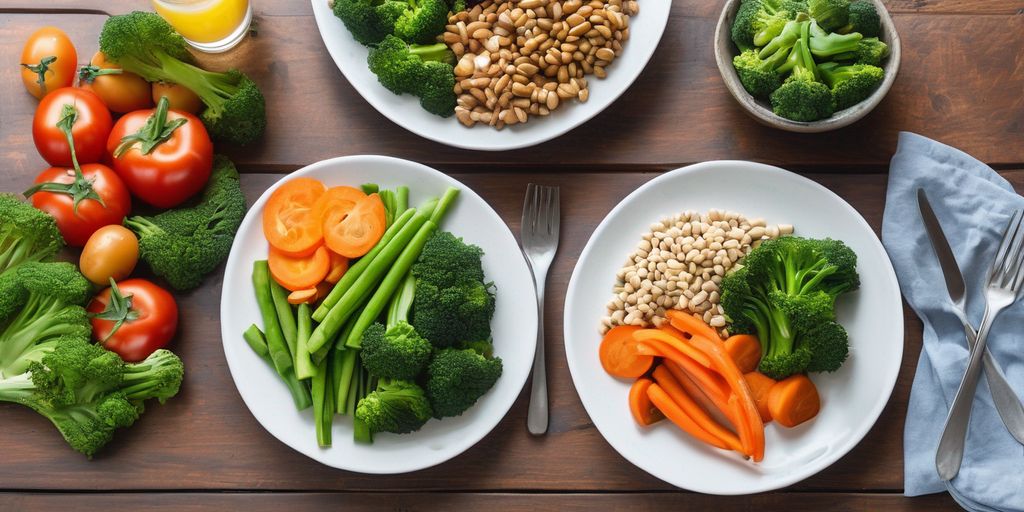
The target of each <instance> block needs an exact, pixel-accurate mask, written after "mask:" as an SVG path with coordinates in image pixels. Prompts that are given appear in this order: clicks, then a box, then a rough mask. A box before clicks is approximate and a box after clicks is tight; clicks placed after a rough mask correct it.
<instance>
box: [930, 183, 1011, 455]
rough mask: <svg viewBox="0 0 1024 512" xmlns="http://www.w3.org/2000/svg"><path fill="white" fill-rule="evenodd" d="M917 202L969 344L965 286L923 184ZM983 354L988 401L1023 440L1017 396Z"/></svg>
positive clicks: (971, 336)
mask: <svg viewBox="0 0 1024 512" xmlns="http://www.w3.org/2000/svg"><path fill="white" fill-rule="evenodd" d="M917 206H918V209H920V210H921V218H922V219H923V220H924V227H925V231H926V232H927V233H928V239H929V240H930V241H931V243H932V249H934V250H935V257H936V258H937V259H938V260H939V266H940V267H941V268H942V275H943V277H944V278H945V280H946V291H947V292H949V299H950V301H951V302H952V303H953V313H954V314H955V315H956V316H957V318H959V319H960V322H961V323H963V324H964V331H965V332H966V334H967V346H968V348H970V347H973V346H974V340H975V338H977V332H976V331H975V330H974V327H971V323H970V321H969V320H968V319H967V313H966V310H967V298H966V295H967V293H966V289H967V287H966V285H965V284H964V276H963V273H961V272H960V266H959V265H958V264H957V262H956V256H954V255H953V250H952V249H950V247H949V240H947V239H946V234H945V232H943V231H942V225H941V224H939V219H938V217H936V216H935V211H934V210H932V205H931V203H929V202H928V195H927V194H925V191H924V189H923V188H918V189H917ZM984 357H985V359H984V363H985V379H986V380H988V387H989V390H990V391H991V392H992V401H993V402H994V403H995V406H996V410H997V411H998V412H999V417H1000V418H1001V419H1002V420H1003V425H1005V426H1006V430H1008V431H1009V432H1010V435H1012V436H1013V438H1014V439H1016V440H1017V442H1018V443H1021V444H1024V405H1022V404H1021V401H1020V399H1019V398H1017V394H1016V393H1014V391H1013V389H1012V388H1011V387H1010V383H1009V382H1007V381H1006V375H1005V374H1003V370H1002V369H1001V368H1000V367H999V364H998V363H996V360H995V359H994V358H993V357H992V353H991V352H989V351H988V350H987V349H986V350H985V356H984Z"/></svg>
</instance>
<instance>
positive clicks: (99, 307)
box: [88, 279, 178, 363]
mask: <svg viewBox="0 0 1024 512" xmlns="http://www.w3.org/2000/svg"><path fill="white" fill-rule="evenodd" d="M88 310H89V312H90V313H92V314H93V315H95V316H93V317H92V336H93V338H94V339H95V340H96V341H98V342H100V343H102V344H103V347H104V348H106V349H107V350H110V351H113V352H116V353H117V355H119V356H121V359H124V360H125V361H128V362H130V363H134V362H138V361H142V360H143V359H145V358H147V357H149V355H150V354H152V353H153V352H156V351H157V349H161V348H163V347H166V346H167V344H168V343H170V342H171V339H172V338H174V333H175V332H176V331H177V330H178V304H177V303H176V302H174V296H172V295H171V294H170V293H169V292H168V291H167V290H164V289H163V288H160V287H159V286H157V285H155V284H153V283H151V282H149V281H146V280H145V279H128V280H125V281H121V282H120V283H117V284H116V285H115V286H113V287H111V288H107V289H106V290H103V291H102V292H100V294H99V295H97V296H96V297H95V298H94V299H92V302H90V303H89V307H88ZM119 322H120V325H118V323H119Z"/></svg>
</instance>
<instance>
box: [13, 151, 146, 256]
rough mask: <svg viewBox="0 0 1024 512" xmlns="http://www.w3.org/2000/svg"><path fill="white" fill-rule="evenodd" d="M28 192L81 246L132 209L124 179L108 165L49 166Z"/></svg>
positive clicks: (66, 237) (72, 243)
mask: <svg viewBox="0 0 1024 512" xmlns="http://www.w3.org/2000/svg"><path fill="white" fill-rule="evenodd" d="M35 183H36V185H35V186H33V187H32V188H30V189H29V190H28V191H26V192H25V195H26V196H28V197H30V198H31V199H32V206H35V207H36V208H38V209H40V210H42V211H44V212H46V213H49V214H50V215H52V216H53V218H54V219H56V220H57V228H58V229H60V234H61V235H63V236H64V240H65V241H66V242H67V243H68V245H70V246H72V247H82V246H83V245H85V242H87V241H88V240H89V237H90V236H92V234H93V233H94V232H95V231H96V230H97V229H99V228H102V227H103V226H107V225H110V224H120V223H121V222H122V221H123V220H124V218H125V216H126V215H128V213H129V212H130V211H131V209H132V200H131V195H129V193H128V188H127V187H125V186H124V182H122V181H121V178H119V177H118V176H117V174H116V173H114V171H112V170H110V168H109V167H107V166H105V165H102V164H85V165H83V166H81V172H78V171H75V170H74V169H67V168H64V167H50V168H49V169H46V170H45V171H43V172H41V173H40V174H39V176H36V180H35Z"/></svg>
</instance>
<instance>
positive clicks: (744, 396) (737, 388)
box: [689, 336, 774, 462]
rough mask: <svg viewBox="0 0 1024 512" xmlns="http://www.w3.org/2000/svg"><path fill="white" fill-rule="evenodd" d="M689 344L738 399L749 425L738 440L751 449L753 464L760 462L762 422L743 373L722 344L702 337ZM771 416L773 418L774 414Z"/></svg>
mask: <svg viewBox="0 0 1024 512" xmlns="http://www.w3.org/2000/svg"><path fill="white" fill-rule="evenodd" d="M689 343H690V344H692V345H693V346H694V348H696V349H698V350H700V351H701V352H703V353H705V354H706V355H707V356H708V358H709V359H710V360H711V366H712V368H714V370H715V371H716V372H718V373H719V374H720V375H721V376H722V377H723V378H724V379H725V381H726V382H727V383H728V384H729V387H730V388H731V389H732V392H733V393H734V394H736V396H737V397H738V398H739V401H740V405H741V406H742V415H743V419H744V420H745V421H746V422H747V423H748V424H749V425H748V426H749V428H740V435H741V437H740V439H741V440H743V441H744V446H750V447H752V450H751V456H752V458H753V459H754V462H760V461H761V460H763V459H764V422H762V421H761V414H760V413H759V412H758V411H757V405H756V404H755V402H754V397H753V395H752V394H751V392H750V387H749V386H747V381H746V379H744V378H743V373H741V372H740V370H739V367H738V366H736V363H735V362H734V361H733V360H732V359H731V358H730V357H729V354H727V353H726V352H725V348H724V347H723V344H721V343H716V342H713V341H711V340H709V339H707V338H705V337H703V336H694V337H693V338H690V340H689ZM772 416H773V417H774V414H773V415H772ZM744 431H746V432H747V433H748V435H749V436H750V438H749V439H743V436H742V434H743V432H744Z"/></svg>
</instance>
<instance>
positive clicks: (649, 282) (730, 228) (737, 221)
mask: <svg viewBox="0 0 1024 512" xmlns="http://www.w3.org/2000/svg"><path fill="white" fill-rule="evenodd" d="M791 233H793V226H791V225H786V224H780V225H777V226H768V225H766V224H765V221H764V219H747V218H746V217H744V216H742V215H740V214H738V213H736V212H726V211H720V210H710V211H708V212H707V213H706V214H701V213H698V212H693V211H686V212H683V213H680V214H678V215H675V216H673V217H670V218H667V219H664V220H662V221H661V222H657V223H655V224H652V225H651V230H650V231H649V232H648V233H645V234H644V236H643V239H642V240H641V241H640V244H639V245H638V246H637V249H636V250H635V251H633V253H631V254H630V255H629V257H628V258H627V259H626V262H625V264H623V266H622V269H621V270H619V271H618V273H617V274H616V278H617V279H618V281H617V282H616V284H615V288H614V292H615V297H614V298H613V299H612V300H611V301H610V302H609V303H608V313H607V315H606V316H605V317H604V318H603V319H602V320H601V333H602V334H604V333H605V332H607V331H608V329H611V328H612V327H614V326H616V325H640V326H649V325H654V326H656V327H660V326H661V325H662V324H663V323H665V311H667V310H669V309H679V310H683V311H689V312H691V313H693V314H695V315H697V316H700V317H701V318H703V319H704V321H705V322H707V323H708V324H710V325H711V326H713V327H715V328H717V329H719V331H720V332H721V333H722V334H723V335H726V336H727V335H728V332H727V331H726V329H725V324H726V321H725V316H724V315H723V313H722V308H721V306H719V305H718V298H719V296H718V285H719V283H721V282H722V277H723V276H724V275H725V273H726V272H728V271H729V269H731V268H732V267H733V266H735V265H736V264H737V263H739V262H740V261H741V260H742V259H743V257H745V256H746V255H747V254H748V253H749V252H750V250H751V249H753V248H754V247H756V246H757V245H758V244H760V242H761V240H766V239H770V238H776V237H778V236H780V235H788V234H791Z"/></svg>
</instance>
